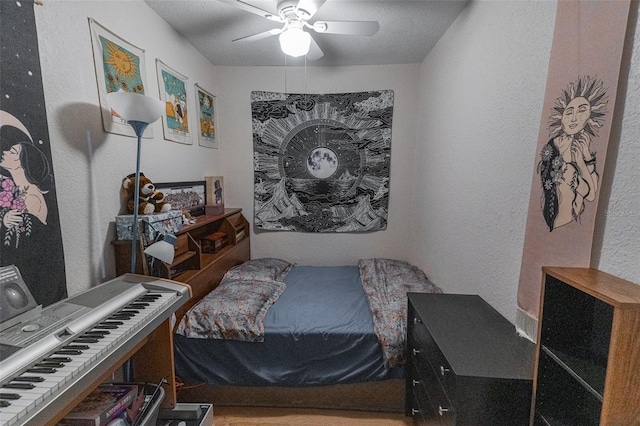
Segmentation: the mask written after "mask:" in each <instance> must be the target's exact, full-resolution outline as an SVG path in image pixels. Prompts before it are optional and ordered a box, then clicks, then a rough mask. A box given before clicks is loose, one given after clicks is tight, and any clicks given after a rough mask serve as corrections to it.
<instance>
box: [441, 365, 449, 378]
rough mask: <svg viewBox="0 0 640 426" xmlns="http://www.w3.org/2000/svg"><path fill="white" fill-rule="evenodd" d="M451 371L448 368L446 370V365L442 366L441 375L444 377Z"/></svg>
mask: <svg viewBox="0 0 640 426" xmlns="http://www.w3.org/2000/svg"><path fill="white" fill-rule="evenodd" d="M449 371H450V370H449V369H448V368H444V365H441V366H440V374H441V375H443V376H444V373H448V372H449Z"/></svg>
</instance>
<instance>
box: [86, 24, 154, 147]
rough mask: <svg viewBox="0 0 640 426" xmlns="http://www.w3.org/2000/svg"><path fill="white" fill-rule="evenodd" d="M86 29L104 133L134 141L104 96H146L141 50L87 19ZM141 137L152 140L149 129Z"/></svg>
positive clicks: (133, 134)
mask: <svg viewBox="0 0 640 426" xmlns="http://www.w3.org/2000/svg"><path fill="white" fill-rule="evenodd" d="M89 28H90V30H91V45H92V47H93V62H94V65H95V71H96V80H97V82H98V97H99V99H100V109H101V110H102V124H103V126H104V130H105V131H106V132H109V133H115V134H119V135H126V136H132V137H135V136H136V134H135V133H134V131H133V128H132V127H131V126H130V125H129V124H128V123H127V121H126V120H123V119H122V118H120V117H118V116H117V115H116V114H115V113H113V112H112V111H111V108H110V107H109V104H108V103H107V93H111V92H120V91H122V92H131V93H140V94H142V95H145V94H148V93H145V89H146V81H147V79H146V76H145V71H144V70H145V61H144V50H142V49H140V48H139V47H136V46H134V45H133V44H131V43H129V42H127V41H125V40H123V39H122V38H120V37H118V36H117V35H115V34H114V33H112V32H111V31H109V30H107V29H106V28H104V27H103V26H102V25H100V24H99V23H98V22H96V21H95V20H93V18H89ZM143 137H145V138H150V137H153V129H152V128H151V126H149V127H148V128H147V129H146V130H145V132H144V135H143Z"/></svg>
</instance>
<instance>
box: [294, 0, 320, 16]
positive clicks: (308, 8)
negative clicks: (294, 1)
mask: <svg viewBox="0 0 640 426" xmlns="http://www.w3.org/2000/svg"><path fill="white" fill-rule="evenodd" d="M326 1H327V0H300V1H299V2H298V6H297V7H298V10H303V11H305V12H306V13H308V14H309V17H307V18H306V19H310V18H311V17H312V16H313V15H315V14H316V12H317V11H318V9H320V7H322V5H323V4H324V3H325V2H326Z"/></svg>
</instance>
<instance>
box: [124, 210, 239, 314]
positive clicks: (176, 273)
mask: <svg viewBox="0 0 640 426" xmlns="http://www.w3.org/2000/svg"><path fill="white" fill-rule="evenodd" d="M212 234H224V235H225V236H226V238H225V241H226V242H225V245H224V246H222V247H218V248H217V249H209V248H208V247H207V248H205V249H204V250H203V245H208V244H209V240H207V237H209V236H211V235H212ZM176 237H177V240H176V242H175V257H174V260H173V262H172V263H171V264H162V265H161V267H160V268H159V269H158V270H156V271H155V273H154V275H157V276H160V277H163V278H170V279H172V280H175V281H178V282H182V283H185V284H188V285H189V286H190V287H191V293H192V294H191V300H190V301H188V302H187V303H186V304H184V305H183V306H182V307H181V308H180V309H179V310H178V311H177V312H176V315H177V316H178V318H180V317H181V316H182V314H183V313H184V312H186V311H187V309H189V308H190V307H191V306H192V305H193V303H195V301H197V300H200V299H201V298H202V296H204V295H205V294H207V293H208V292H210V291H211V290H212V289H213V288H215V287H216V286H217V285H218V284H219V283H220V280H221V279H222V276H223V275H224V272H225V271H227V270H228V269H229V268H231V267H233V266H235V265H239V264H241V263H243V262H245V261H246V260H248V259H249V258H250V256H251V251H250V241H249V240H250V238H249V237H250V233H249V223H248V222H247V220H246V219H245V217H244V216H243V215H242V210H241V209H225V211H224V213H223V214H221V215H215V216H211V215H203V216H197V217H196V223H195V224H193V225H188V226H185V227H183V228H182V229H181V230H180V232H178V233H177V235H176ZM203 240H207V241H205V242H204V243H203ZM113 245H114V249H115V257H116V274H117V275H121V274H124V273H126V272H130V271H129V269H130V264H131V261H130V256H131V241H114V242H113ZM144 258H145V256H144V254H141V253H139V255H138V256H137V259H138V264H137V270H136V272H137V273H139V274H150V273H151V272H150V271H149V268H148V265H146V264H145V263H144V261H143V259H144Z"/></svg>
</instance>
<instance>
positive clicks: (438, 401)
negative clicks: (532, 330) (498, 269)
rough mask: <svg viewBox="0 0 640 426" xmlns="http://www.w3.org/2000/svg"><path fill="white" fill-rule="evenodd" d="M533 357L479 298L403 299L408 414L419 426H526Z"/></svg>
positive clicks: (436, 296)
mask: <svg viewBox="0 0 640 426" xmlns="http://www.w3.org/2000/svg"><path fill="white" fill-rule="evenodd" d="M534 356H535V345H534V344H533V343H532V342H530V341H529V340H527V339H525V338H523V337H520V336H518V334H517V333H516V330H515V327H514V326H513V325H512V324H511V323H510V322H509V321H508V320H507V319H505V318H504V317H503V316H502V315H500V314H499V313H498V312H497V311H496V310H495V309H493V308H492V307H491V306H490V305H489V304H487V303H486V302H485V301H484V300H483V299H482V298H481V297H480V296H477V295H466V294H430V293H408V317H407V374H406V395H405V397H406V398H405V401H406V402H405V413H406V415H408V416H413V417H414V420H415V423H416V424H420V425H474V426H475V425H478V426H488V425H496V426H519V425H522V426H525V425H528V424H529V414H530V407H531V393H532V388H533V371H534Z"/></svg>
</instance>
